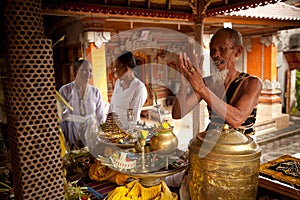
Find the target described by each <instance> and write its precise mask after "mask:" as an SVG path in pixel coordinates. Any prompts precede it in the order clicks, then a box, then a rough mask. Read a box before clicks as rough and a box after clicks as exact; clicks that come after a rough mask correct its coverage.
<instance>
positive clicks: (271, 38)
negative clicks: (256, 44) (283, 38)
mask: <svg viewBox="0 0 300 200" xmlns="http://www.w3.org/2000/svg"><path fill="white" fill-rule="evenodd" d="M260 43H262V44H263V45H265V46H266V47H269V46H270V44H272V43H273V44H274V45H275V46H277V45H278V44H279V43H280V39H279V38H278V37H277V36H275V35H272V36H268V37H261V38H260Z"/></svg>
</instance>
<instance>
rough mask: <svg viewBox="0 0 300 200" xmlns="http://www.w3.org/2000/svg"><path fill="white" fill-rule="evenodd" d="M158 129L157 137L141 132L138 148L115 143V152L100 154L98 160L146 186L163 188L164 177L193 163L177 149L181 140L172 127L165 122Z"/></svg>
mask: <svg viewBox="0 0 300 200" xmlns="http://www.w3.org/2000/svg"><path fill="white" fill-rule="evenodd" d="M156 130H158V131H156V132H155V133H154V134H153V133H151V134H149V132H148V131H146V130H141V131H140V132H139V134H138V136H137V137H136V142H134V148H131V146H130V148H122V146H119V144H114V145H115V148H114V150H113V151H110V153H109V154H101V155H98V157H97V159H98V160H100V161H101V163H102V164H103V165H106V166H108V167H109V168H111V169H113V170H115V171H117V172H120V173H122V174H126V175H128V176H129V177H132V178H136V179H138V180H139V182H140V184H141V185H143V186H144V187H152V186H156V185H159V184H160V183H161V178H163V177H167V176H170V175H174V174H176V173H180V172H182V171H183V170H186V169H187V168H188V166H189V161H188V155H186V154H187V153H186V152H185V151H181V150H179V149H178V148H177V144H178V140H177V138H176V136H175V135H174V134H173V127H172V126H170V125H169V124H168V123H163V124H160V125H159V127H158V129H156ZM98 138H100V137H98ZM98 140H99V139H98ZM103 141H104V140H103V139H102V141H101V143H102V142H103ZM104 145H112V143H106V144H105V143H104V142H103V143H102V145H101V146H104ZM128 147H129V146H128Z"/></svg>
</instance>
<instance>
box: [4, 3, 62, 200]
mask: <svg viewBox="0 0 300 200" xmlns="http://www.w3.org/2000/svg"><path fill="white" fill-rule="evenodd" d="M7 4H8V5H7V8H6V9H5V13H4V16H5V17H6V20H5V23H6V30H7V32H6V34H7V38H8V47H7V50H8V52H7V61H8V72H7V76H8V78H7V80H6V82H5V84H4V85H5V88H4V92H5V100H6V109H7V111H8V112H7V115H8V116H7V117H8V127H9V128H8V131H9V140H10V149H11V157H12V169H13V180H14V189H15V195H16V199H59V200H61V199H63V192H64V191H63V170H62V161H61V158H60V144H59V134H58V121H57V110H56V100H55V79H54V68H53V60H52V47H51V46H52V44H51V41H50V40H47V39H44V35H43V34H44V29H43V18H42V16H41V0H8V3H7Z"/></svg>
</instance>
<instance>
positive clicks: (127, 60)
mask: <svg viewBox="0 0 300 200" xmlns="http://www.w3.org/2000/svg"><path fill="white" fill-rule="evenodd" d="M134 67H136V62H135V59H134V56H133V54H132V53H131V52H128V51H126V52H123V54H122V55H121V56H119V57H118V58H117V59H116V61H115V63H114V71H115V74H116V75H117V77H118V79H117V81H116V82H115V87H114V91H113V94H112V98H111V101H110V107H109V111H108V112H114V113H116V114H117V115H119V117H120V121H121V124H122V126H123V128H126V127H128V125H129V122H128V118H127V114H128V110H129V109H132V116H133V117H132V118H133V119H132V122H131V123H137V122H140V115H141V111H142V107H143V105H144V104H145V102H146V99H147V89H146V86H145V84H144V83H143V82H142V81H141V80H139V79H138V78H137V77H136V76H135V74H134V71H133V68H134Z"/></svg>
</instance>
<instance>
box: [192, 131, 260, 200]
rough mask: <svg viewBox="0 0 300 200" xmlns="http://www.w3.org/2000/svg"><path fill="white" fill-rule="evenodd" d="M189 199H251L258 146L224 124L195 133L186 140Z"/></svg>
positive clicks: (257, 162) (258, 158) (254, 191)
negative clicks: (188, 159) (188, 163)
mask: <svg viewBox="0 0 300 200" xmlns="http://www.w3.org/2000/svg"><path fill="white" fill-rule="evenodd" d="M189 151H190V154H189V155H190V169H189V178H190V182H189V188H190V195H191V199H193V200H196V199H197V200H198V199H204V200H207V199H226V200H228V199H238V200H241V199H245V200H251V199H253V200H255V198H256V193H257V187H258V174H259V166H260V155H261V149H260V147H259V146H258V145H257V143H256V142H255V141H254V140H253V139H252V138H250V137H246V136H245V135H243V134H242V133H240V132H238V131H236V130H234V129H229V127H228V126H227V127H224V128H223V130H222V129H221V130H217V129H214V130H208V131H205V132H201V133H199V134H198V135H197V136H196V137H195V138H194V139H193V140H192V141H191V142H190V144H189Z"/></svg>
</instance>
